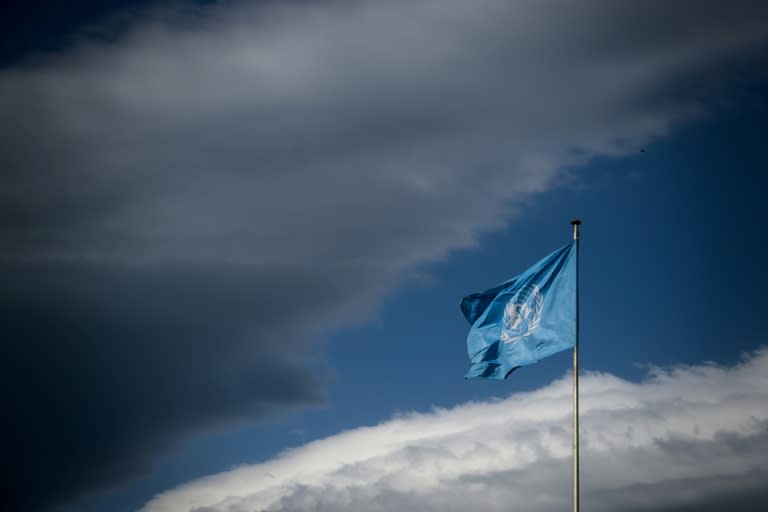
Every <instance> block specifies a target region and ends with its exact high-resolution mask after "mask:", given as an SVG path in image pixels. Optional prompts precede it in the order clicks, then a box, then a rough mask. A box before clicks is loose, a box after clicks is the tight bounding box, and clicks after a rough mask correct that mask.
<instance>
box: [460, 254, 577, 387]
mask: <svg viewBox="0 0 768 512" xmlns="http://www.w3.org/2000/svg"><path fill="white" fill-rule="evenodd" d="M461 311H462V312H463V313H464V316H465V317H466V318H467V320H468V321H469V323H470V324H472V328H471V329H470V331H469V336H467V350H468V351H469V358H470V360H471V365H472V366H471V368H470V369H469V372H468V373H467V378H472V377H483V378H486V379H498V380H502V379H505V378H506V377H507V375H509V374H510V372H512V370H514V369H516V368H518V367H520V366H526V365H529V364H533V363H535V362H537V361H538V360H539V359H542V358H544V357H547V356H551V355H552V354H555V353H557V352H560V351H562V350H566V349H568V348H571V347H573V346H574V344H575V342H576V241H573V242H571V243H569V244H568V245H566V246H564V247H561V248H560V249H558V250H556V251H555V252H553V253H552V254H550V255H549V256H547V257H546V258H544V259H543V260H541V261H539V262H538V263H536V264H535V265H533V266H532V267H531V268H529V269H528V270H526V271H525V272H523V273H522V274H520V275H518V276H516V277H513V278H512V279H510V280H509V281H506V282H504V283H502V284H500V285H498V286H496V287H494V288H491V289H490V290H486V291H484V292H478V293H473V294H471V295H467V296H466V297H464V299H462V301H461Z"/></svg>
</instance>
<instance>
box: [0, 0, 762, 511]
mask: <svg viewBox="0 0 768 512" xmlns="http://www.w3.org/2000/svg"><path fill="white" fill-rule="evenodd" d="M764 19H765V17H764V2H745V3H743V4H741V7H740V8H739V9H731V8H730V7H727V8H726V7H723V6H722V4H721V3H720V2H701V1H696V2H694V1H688V2H675V3H673V4H665V5H661V4H648V3H647V2H630V3H628V2H622V3H621V4H618V3H616V2H611V1H597V2H592V3H590V4H589V5H584V4H580V5H578V6H577V5H574V4H573V3H572V2H566V1H562V2H533V1H529V2H515V3H511V2H507V1H502V0H477V1H473V2H466V1H464V0H444V1H429V0H419V1H413V0H408V1H406V0H393V1H387V2H378V1H367V0H361V1H337V2H288V3H285V2H281V3H278V2H267V3H263V4H260V5H258V6H253V5H252V4H249V3H245V2H244V3H238V2H235V3H227V4H226V5H223V4H222V5H221V6H213V7H207V8H201V9H190V10H181V11H180V12H178V11H175V10H165V11H163V12H160V13H154V14H153V13H152V12H150V13H148V14H146V15H145V16H138V17H136V18H135V20H134V22H133V23H132V24H129V28H128V29H126V30H125V31H124V32H123V33H122V35H120V36H119V37H113V38H111V39H110V40H109V41H102V40H100V39H93V38H91V39H85V40H83V42H82V44H80V45H78V46H76V47H73V48H72V49H70V50H69V51H66V52H63V53H62V54H60V55H54V56H50V57H49V58H47V59H44V60H40V61H30V63H28V65H25V66H22V67H16V68H13V69H4V70H2V71H0V113H2V115H0V119H2V121H0V208H1V210H2V213H3V215H0V275H2V277H3V281H4V283H7V285H4V286H3V289H2V290H0V305H2V308H0V312H1V313H0V315H2V316H1V317H0V325H2V326H3V329H4V332H3V338H4V339H5V340H9V341H7V347H6V348H7V354H8V356H7V357H3V358H2V361H1V362H0V364H1V365H2V374H3V378H4V379H5V381H4V386H3V387H4V389H6V390H8V391H9V393H8V397H9V398H7V400H6V402H7V403H4V404H3V406H4V408H5V410H6V411H7V414H8V416H9V417H12V418H15V421H14V423H13V424H11V425H10V426H9V428H10V429H11V432H10V434H9V435H8V436H5V438H6V439H16V441H15V442H14V444H13V446H10V447H8V449H7V450H4V454H5V457H6V459H8V460H9V464H10V465H16V466H18V467H21V468H22V469H21V470H20V471H19V472H18V473H17V474H16V475H15V478H17V479H18V482H16V483H12V484H11V487H12V488H14V489H17V490H18V492H21V493H23V494H24V497H22V498H20V499H21V500H22V502H23V503H25V504H26V505H28V506H29V507H32V506H33V505H39V504H40V503H47V502H50V501H56V500H61V499H64V498H67V497H73V496H77V495H79V494H80V493H81V492H82V491H83V489H92V488H94V487H98V486H100V485H106V484H109V483H112V482H114V481H117V480H119V479H120V478H122V477H123V476H124V475H127V474H136V473H137V472H139V471H141V470H142V469H144V468H146V467H147V466H148V465H149V463H150V460H151V457H152V456H154V455H156V454H157V453H159V452H160V451H162V449H164V448H166V447H167V446H168V445H169V444H171V443H172V441H173V440H176V439H179V438H180V437H182V436H184V435H188V434H189V433H191V432H195V431H198V430H200V429H205V428H209V427H210V426H211V425H214V424H222V423H223V422H226V421H228V420H232V419H234V418H244V417H245V418H251V419H254V418H259V417H262V416H263V415H264V414H270V413H271V412H272V411H274V410H276V409H281V408H284V407H289V406H296V405H303V404H307V403H312V402H315V403H316V402H317V401H319V400H321V399H322V396H321V395H322V393H319V392H318V391H317V390H318V389H322V383H321V382H320V381H321V380H322V379H321V378H320V377H318V375H316V374H313V373H311V372H309V371H308V370H307V369H306V367H305V366H304V365H303V361H304V360H305V358H306V354H307V353H309V352H310V347H311V340H312V339H313V337H314V335H315V334H317V333H318V332H322V331H323V330H325V329H327V328H328V327H329V326H331V325H348V324H350V323H352V322H356V321H359V320H360V318H364V317H365V314H366V313H367V312H369V311H370V310H371V308H373V307H375V304H376V303H377V301H378V300H379V299H380V298H381V297H382V296H383V295H384V294H386V293H387V292H389V291H390V290H392V289H393V288H394V287H396V286H398V284H399V283H401V282H402V279H403V275H404V273H405V272H407V271H408V270H409V269H411V268H413V267H414V266H415V265H419V264H424V263H425V262H430V261H434V260H437V259H440V258H443V257H445V256H446V255H447V254H449V253H450V251H452V250H455V249H459V248H466V247H471V246H472V245H473V244H475V243H476V241H477V239H478V236H479V235H480V234H481V233H483V232H488V231H489V230H493V229H496V228H498V227H500V226H502V225H504V223H505V222H507V220H508V219H509V218H510V216H511V213H510V212H511V211H512V210H511V209H512V208H513V207H514V206H515V205H516V204H519V203H520V202H521V201H524V200H526V199H528V198H530V197H531V196H532V195H534V194H538V193H541V192H544V191H547V190H550V189H551V188H552V187H555V186H557V185H558V184H559V183H561V180H562V179H563V177H564V175H565V171H564V169H566V168H568V167H569V166H575V165H579V164H582V163H584V162H586V161H588V160H589V159H590V158H592V157H594V156H595V155H622V154H625V153H626V152H628V151H634V150H635V148H636V147H637V145H638V144H641V143H643V142H644V141H646V140H648V139H649V138H653V137H659V136H662V135H663V134H665V133H666V132H667V131H668V130H669V128H670V126H672V125H673V123H674V122H676V121H679V120H683V119H687V118H688V116H690V115H691V113H692V112H697V111H700V110H701V109H705V108H706V104H705V103H702V102H701V101H696V100H697V99H696V98H692V95H691V87H690V84H691V83H696V84H698V83H701V81H702V80H704V78H706V79H707V83H710V81H712V80H714V81H715V82H717V81H718V80H720V79H721V78H722V77H721V76H720V75H719V74H718V73H717V70H718V69H719V68H718V64H719V63H722V62H726V61H730V59H733V58H739V57H741V56H743V55H744V54H745V52H746V53H748V52H749V51H750V50H752V49H754V48H757V47H759V46H760V45H761V44H764V43H765V41H766V37H768V36H767V35H766V33H765V30H764V27H765V24H764V23H763V21H764ZM96 33H98V30H97V31H96ZM110 35H112V34H110ZM698 99H700V98H698ZM297 291H299V292H298V293H297ZM274 340H280V342H279V343H275V341H274ZM286 354H290V356H286ZM276 382H277V385H276V384H275V383H276ZM51 389H55V390H56V391H55V393H51V392H50V390H51ZM72 397H77V398H76V399H73V398H72ZM29 403H34V404H36V407H28V404H29ZM61 403H66V404H67V407H64V408H62V407H60V404H61ZM168 404H173V406H172V407H170V408H169V407H168ZM46 425H47V426H48V427H50V428H47V427H44V426H46ZM105 447H107V448H105ZM50 454H56V455H55V456H54V457H49V455H50ZM46 457H49V458H51V460H50V461H47V460H46ZM14 461H16V462H17V463H16V462H14ZM62 475H66V478H64V477H63V476H62ZM25 500H26V501H25ZM19 508H23V507H19Z"/></svg>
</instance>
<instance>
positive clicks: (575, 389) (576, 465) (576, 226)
mask: <svg viewBox="0 0 768 512" xmlns="http://www.w3.org/2000/svg"><path fill="white" fill-rule="evenodd" d="M580 224H581V221H580V220H578V219H577V220H573V221H571V225H572V226H573V239H574V240H575V241H576V342H575V344H574V345H573V512H579V225H580Z"/></svg>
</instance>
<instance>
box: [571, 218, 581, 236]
mask: <svg viewBox="0 0 768 512" xmlns="http://www.w3.org/2000/svg"><path fill="white" fill-rule="evenodd" d="M580 225H581V221H580V220H579V219H574V220H572V221H571V226H573V239H574V240H578V239H579V226H580Z"/></svg>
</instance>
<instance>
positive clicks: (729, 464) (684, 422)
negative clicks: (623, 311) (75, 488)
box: [142, 349, 768, 512]
mask: <svg viewBox="0 0 768 512" xmlns="http://www.w3.org/2000/svg"><path fill="white" fill-rule="evenodd" d="M581 389H582V396H581V398H582V400H581V404H582V416H581V424H582V438H581V443H582V444H581V446H582V459H581V462H582V483H583V506H584V509H585V510H596V511H614V510H635V509H638V510H642V509H646V510H661V509H663V510H675V509H677V508H682V507H686V506H691V507H696V506H699V507H702V506H705V505H706V504H707V503H711V502H713V501H714V500H717V499H721V498H728V497H729V496H731V495H738V494H741V495H742V496H743V495H745V494H748V493H749V492H755V491H757V490H760V489H763V488H765V486H766V484H768V458H767V457H766V456H765V455H766V453H768V451H767V450H768V409H767V408H766V407H765V404H766V403H768V350H767V349H762V350H761V351H759V352H757V353H755V354H754V355H752V356H750V357H749V358H746V359H745V360H744V361H743V362H742V363H741V364H739V365H736V366H733V367H721V366H717V365H714V364H705V365H699V366H680V367H675V368H671V369H654V370H653V371H652V372H651V375H650V376H649V377H648V378H647V379H646V380H644V381H643V382H640V383H633V382H628V381H625V380H622V379H620V378H617V377H615V376H613V375H610V374H604V373H589V374H587V375H585V376H584V377H583V378H582V381H581ZM571 410H572V409H571V380H570V378H569V377H564V378H563V379H561V380H558V381H556V382H553V383H552V384H550V385H548V386H546V387H544V388H541V389H538V390H536V391H532V392H527V393H515V394H512V395H510V396H509V397H508V398H506V399H503V400H497V401H492V402H484V403H483V402H481V403H467V404H463V405H459V406H457V407H455V408H453V409H447V410H443V409H438V410H433V411H431V412H427V413H409V414H403V415H400V416H398V417H396V418H394V419H392V420H390V421H388V422H385V423H382V424H380V425H376V426H373V427H365V428H358V429H354V430H349V431H346V432H342V433H340V434H338V435H335V436H332V437H329V438H326V439H321V440H318V441H315V442H312V443H309V444H307V445H305V446H301V447H299V448H295V449H292V450H289V451H286V452H285V453H283V454H281V455H279V456H278V457H276V458H275V459H272V460H269V461H266V462H264V463H262V464H256V465H252V466H244V467H240V468H237V469H234V470H232V471H228V472H225V473H221V474H217V475H213V476H210V477H206V478H202V479H199V480H196V481H193V482H190V483H188V484H186V485H183V486H180V487H178V488H177V489H174V490H170V491H167V492H164V493H162V494H160V495H159V496H157V497H155V498H154V499H153V500H152V501H150V502H149V503H148V504H147V505H146V506H145V507H144V508H143V509H142V511H143V512H182V511H184V512H186V511H193V510H205V511H211V512H213V511H229V512H240V511H243V512H245V511H264V510H266V511H270V512H280V511H292V512H300V511H314V512H320V511H328V512H331V511H338V510H356V511H363V512H367V511H386V510H426V511H431V510H435V511H438V510H445V511H452V510H456V511H458V510H467V509H471V510H477V511H489V512H490V511H494V512H495V511H499V512H501V511H509V510H527V511H542V512H543V511H555V510H565V509H567V507H568V500H569V499H570V494H569V490H570V460H571V459H570V456H571V445H570V442H571V428H570V425H571V423H570V421H571V416H570V414H571ZM757 509H758V508H757V505H756V508H755V510H757Z"/></svg>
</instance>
